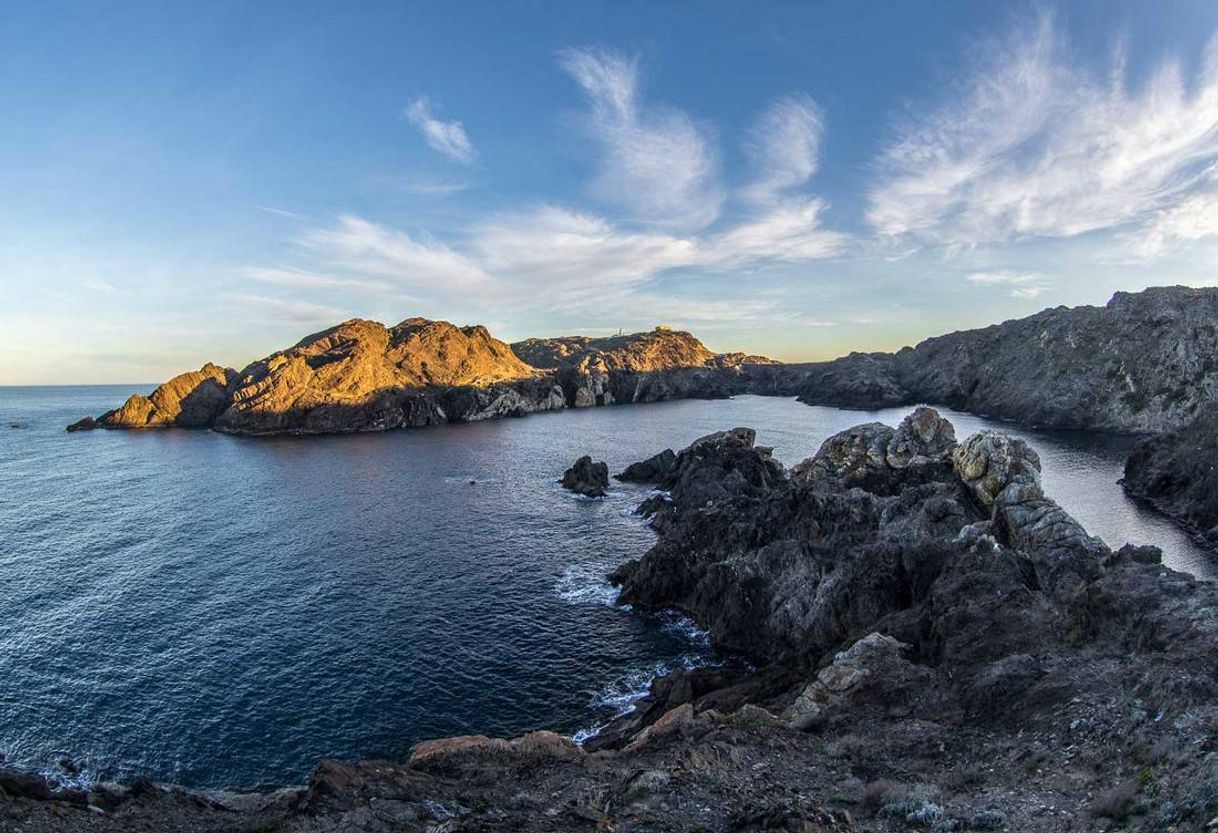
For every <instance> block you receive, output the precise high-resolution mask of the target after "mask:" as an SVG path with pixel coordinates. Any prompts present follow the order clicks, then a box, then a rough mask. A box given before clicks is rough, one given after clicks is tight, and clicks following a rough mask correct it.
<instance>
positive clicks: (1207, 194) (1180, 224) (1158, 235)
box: [1135, 174, 1218, 255]
mask: <svg viewBox="0 0 1218 833" xmlns="http://www.w3.org/2000/svg"><path fill="white" fill-rule="evenodd" d="M1216 184H1218V183H1215V177H1214V176H1213V175H1212V174H1211V176H1210V181H1209V183H1208V186H1209V187H1210V188H1212V189H1213V188H1215V185H1216ZM1136 236H1137V238H1138V239H1137V241H1136V246H1135V248H1136V249H1137V250H1138V251H1139V252H1140V253H1141V254H1144V255H1155V254H1158V253H1159V252H1161V251H1162V250H1163V247H1164V245H1165V244H1167V243H1171V242H1177V241H1183V240H1202V239H1204V238H1206V237H1214V236H1218V189H1215V190H1205V191H1199V192H1198V193H1195V194H1192V195H1190V196H1187V197H1185V198H1184V199H1182V200H1180V201H1179V202H1178V203H1176V204H1175V205H1172V206H1169V207H1167V208H1164V209H1162V210H1160V211H1159V212H1157V213H1156V214H1155V215H1154V216H1153V217H1152V218H1151V219H1150V221H1149V222H1147V224H1146V225H1145V227H1144V228H1143V229H1141V230H1140V231H1139V233H1138V234H1137V235H1136Z"/></svg>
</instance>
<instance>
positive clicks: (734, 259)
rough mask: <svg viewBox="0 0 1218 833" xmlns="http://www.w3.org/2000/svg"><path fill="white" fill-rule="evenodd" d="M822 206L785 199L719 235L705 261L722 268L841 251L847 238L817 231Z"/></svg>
mask: <svg viewBox="0 0 1218 833" xmlns="http://www.w3.org/2000/svg"><path fill="white" fill-rule="evenodd" d="M825 208H826V203H825V202H824V201H823V200H820V199H815V198H789V199H787V200H784V201H783V202H781V203H779V204H778V205H776V206H774V207H773V208H772V209H771V210H770V211H768V212H766V213H764V214H762V215H761V216H759V217H757V218H756V219H752V220H748V221H746V222H743V223H741V224H740V225H738V226H735V227H734V228H730V229H728V230H727V231H725V232H723V233H722V234H719V235H718V236H717V237H715V238H713V239H712V241H711V245H712V247H713V248H712V251H713V253H714V255H713V256H712V257H710V258H708V260H710V261H717V262H720V263H723V264H729V265H734V264H742V263H748V262H750V261H765V260H782V261H800V260H819V259H821V258H826V257H832V256H833V255H836V254H838V253H840V252H841V251H842V249H843V248H844V247H845V244H846V241H847V237H846V235H844V234H840V233H838V232H835V231H828V230H826V229H822V228H821V227H820V215H821V214H822V212H824V210H825Z"/></svg>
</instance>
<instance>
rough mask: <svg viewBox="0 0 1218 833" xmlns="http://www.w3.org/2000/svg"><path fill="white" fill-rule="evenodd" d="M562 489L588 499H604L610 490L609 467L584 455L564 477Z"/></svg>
mask: <svg viewBox="0 0 1218 833" xmlns="http://www.w3.org/2000/svg"><path fill="white" fill-rule="evenodd" d="M562 487H563V488H564V489H569V490H571V491H572V492H575V493H576V494H580V495H585V496H586V497H604V496H605V495H606V494H607V492H608V490H609V466H608V465H607V464H606V463H603V462H598V463H594V462H592V458H591V457H589V456H588V455H586V454H585V455H584V456H583V457H580V458H579V459H578V460H576V461H575V464H574V465H573V466H571V468H569V469H567V470H566V471H565V472H564V473H563V476H562Z"/></svg>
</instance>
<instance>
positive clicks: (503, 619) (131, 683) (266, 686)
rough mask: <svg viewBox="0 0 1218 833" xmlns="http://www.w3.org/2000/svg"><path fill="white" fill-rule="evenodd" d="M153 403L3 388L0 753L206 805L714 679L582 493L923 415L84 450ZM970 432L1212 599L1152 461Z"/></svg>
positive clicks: (575, 425) (592, 719)
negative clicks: (1015, 443)
mask: <svg viewBox="0 0 1218 833" xmlns="http://www.w3.org/2000/svg"><path fill="white" fill-rule="evenodd" d="M131 390H132V388H131V387H63V388H0V484H2V485H0V606H2V607H0V611H2V612H0V751H2V752H3V753H4V754H5V755H6V756H7V759H8V761H9V762H16V763H21V764H26V765H31V766H38V767H41V768H44V769H46V770H47V771H52V772H53V771H55V770H56V767H57V763H56V762H57V761H58V760H59V759H60V757H62V756H64V755H68V756H71V757H72V758H74V759H76V760H77V761H78V762H79V763H81V764H83V766H84V771H83V773H82V775H81V776H80V779H81V780H85V781H90V780H99V779H113V778H120V779H121V778H127V777H131V776H133V775H136V774H140V775H147V776H150V777H152V778H153V779H155V780H164V781H174V782H178V783H183V784H187V785H192V786H198V787H210V786H221V785H245V786H254V785H267V784H282V783H300V782H302V781H303V780H304V779H305V777H306V776H307V773H308V771H309V770H310V769H311V767H312V766H313V764H314V763H315V762H316V761H317V760H318V759H320V758H327V757H332V758H342V759H359V758H389V759H395V758H397V759H400V758H403V757H405V756H406V754H407V753H408V751H409V749H410V747H411V745H412V744H413V743H415V742H416V741H418V740H420V739H424V738H429V737H436V736H443V735H451V734H465V733H472V732H482V733H487V734H496V735H511V734H517V733H520V732H524V731H527V730H530V729H536V728H553V729H557V730H559V731H563V732H568V733H572V734H580V733H586V732H587V731H588V730H589V729H590V728H592V727H595V726H596V725H598V724H601V723H603V722H604V721H606V720H608V719H609V718H611V717H613V716H614V715H615V714H616V713H618V712H619V711H621V710H622V709H624V708H629V704H630V703H631V702H632V701H633V699H634V698H636V697H637V696H638V695H639V694H640V693H641V692H642V691H643V690H644V688H645V686H646V684H647V682H648V680H650V679H651V678H652V677H653V676H654V675H656V674H657V673H662V672H664V671H666V670H668V669H671V668H674V667H677V666H682V665H685V666H692V665H697V664H704V663H708V662H715V661H718V660H717V659H716V658H715V657H714V656H713V655H712V654H711V652H710V650H709V649H708V647H707V645H706V642H705V639H704V637H703V636H702V635H701V634H700V633H699V632H698V631H697V629H696V628H694V627H692V625H691V623H689V622H687V621H684V620H682V619H680V618H678V617H655V616H646V615H642V614H640V613H638V612H636V611H631V610H624V609H621V608H617V607H614V606H613V604H612V602H613V598H614V593H613V591H612V590H611V589H610V588H609V587H608V586H607V585H606V584H605V582H604V580H603V575H604V573H605V572H606V571H608V570H609V569H611V568H612V567H614V566H616V565H617V564H619V563H621V562H622V561H625V560H627V559H629V558H634V557H637V556H639V555H641V554H642V553H643V552H644V551H645V550H646V549H647V547H648V546H649V545H650V543H651V542H652V537H653V536H652V533H651V532H650V531H649V530H648V529H647V528H646V527H645V526H644V524H643V523H642V522H641V521H640V520H639V519H638V518H636V517H634V516H633V515H632V514H631V511H630V510H631V509H632V508H633V507H634V506H635V505H636V504H637V503H638V502H639V501H640V500H641V499H642V498H643V497H645V495H646V490H645V489H641V488H634V487H627V486H617V487H615V491H614V492H613V493H612V494H611V495H610V496H609V498H608V499H606V500H601V501H590V500H584V499H578V498H575V497H573V496H571V495H569V494H567V493H565V492H563V491H562V490H561V489H559V488H558V486H557V485H556V483H555V479H556V478H557V477H559V476H560V475H561V473H562V471H563V469H564V468H566V467H567V466H568V465H569V464H570V463H571V462H572V461H573V460H574V459H575V458H576V457H578V456H580V455H581V454H585V453H590V454H592V455H593V456H594V457H596V458H598V459H605V460H607V461H608V462H609V465H610V468H611V470H613V471H617V470H620V469H621V468H622V467H623V466H624V465H626V464H627V463H630V462H632V461H634V460H638V459H642V458H644V457H646V456H649V455H651V454H653V453H655V452H656V451H659V450H660V449H663V448H665V447H673V448H680V447H681V446H683V445H685V444H687V443H688V442H690V441H691V440H693V439H695V438H697V437H698V436H700V435H703V434H706V433H709V432H711V431H716V430H721V429H724V428H729V427H733V426H737V425H747V426H752V427H755V428H757V429H758V432H759V442H760V443H762V444H764V445H772V446H774V448H775V455H776V456H777V457H778V458H779V459H781V460H782V461H784V462H785V463H787V464H788V465H790V464H794V463H796V462H798V461H799V460H802V459H803V458H805V457H807V456H809V455H811V454H812V453H813V452H815V450H816V449H817V447H818V446H819V445H820V443H821V442H822V441H823V440H824V439H825V438H826V437H828V436H829V435H831V434H833V433H835V432H836V431H839V430H841V429H843V428H846V427H849V426H851V425H854V424H857V423H859V422H865V421H868V420H871V419H879V420H882V421H884V422H889V423H892V424H895V423H896V422H898V421H899V420H900V418H901V417H902V416H903V415H904V413H905V412H906V410H907V409H894V410H888V411H881V412H876V413H865V412H855V411H839V410H835V409H831V408H812V407H807V406H805V405H801V404H799V403H797V402H795V401H794V400H791V399H780V398H760V397H738V398H736V399H733V400H727V401H714V402H701V401H685V402H673V403H662V404H655V405H640V406H630V407H612V408H601V409H593V410H581V411H563V412H559V413H554V414H541V415H535V416H531V417H528V418H526V419H518V420H500V421H493V422H485V423H479V424H471V425H454V426H446V427H441V428H430V429H425V430H416V431H400V432H394V433H388V434H375V435H372V434H370V435H359V436H346V437H314V438H300V439H287V438H285V439H239V438H235V437H228V436H223V435H220V434H214V433H210V432H204V431H147V432H119V431H94V432H92V433H78V434H67V433H65V432H64V430H63V428H64V426H65V425H66V424H67V423H68V422H70V421H73V420H75V419H77V418H79V417H81V416H83V415H85V414H97V413H100V412H101V411H103V410H105V409H107V408H109V407H113V406H114V405H116V404H118V403H119V402H121V401H122V400H123V398H125V396H126V395H127V394H128V393H130V392H131ZM951 416H952V418H953V421H955V423H956V427H957V434H958V436H960V437H961V438H963V437H964V436H965V435H967V434H968V433H971V432H972V431H974V430H976V429H977V428H980V427H983V426H987V425H988V426H991V427H1000V428H1004V429H1007V430H1010V431H1011V432H1012V433H1016V434H1018V435H1020V436H1023V437H1025V438H1027V439H1029V440H1030V441H1031V442H1032V443H1033V444H1034V445H1035V447H1036V448H1037V449H1038V451H1039V452H1040V454H1041V458H1042V460H1043V462H1044V467H1045V472H1044V480H1045V484H1046V487H1047V489H1048V491H1049V493H1050V494H1051V495H1052V496H1053V497H1055V498H1056V499H1057V500H1058V501H1059V502H1060V503H1062V504H1063V505H1064V506H1065V507H1066V508H1067V509H1069V510H1070V511H1071V512H1073V513H1074V514H1075V516H1076V517H1078V518H1079V519H1080V520H1081V521H1082V522H1083V523H1084V524H1085V525H1086V526H1087V527H1088V528H1089V529H1090V530H1091V531H1092V532H1093V533H1095V534H1098V535H1099V536H1101V537H1102V538H1104V539H1105V540H1106V541H1107V542H1108V543H1109V544H1113V545H1115V544H1120V543H1123V542H1125V541H1134V542H1139V543H1142V542H1146V543H1155V544H1158V545H1159V546H1161V547H1163V549H1164V551H1165V552H1166V554H1167V560H1168V562H1169V563H1170V564H1171V565H1172V566H1175V567H1179V568H1183V569H1188V570H1191V571H1193V572H1196V573H1198V574H1199V575H1204V576H1207V577H1208V576H1211V575H1213V573H1214V568H1213V565H1212V562H1211V560H1210V558H1209V556H1208V555H1207V554H1206V553H1205V552H1203V551H1201V550H1199V549H1197V548H1196V547H1195V546H1194V545H1193V544H1192V543H1191V541H1190V539H1189V538H1188V537H1187V536H1186V535H1185V534H1183V533H1182V532H1180V531H1179V530H1177V529H1176V528H1175V527H1174V526H1173V525H1172V524H1170V523H1169V522H1167V521H1165V520H1163V519H1162V518H1160V517H1158V516H1156V515H1154V514H1153V513H1151V512H1149V511H1148V510H1146V509H1144V508H1142V507H1140V506H1138V505H1136V504H1134V503H1133V502H1131V501H1130V500H1128V499H1127V498H1126V497H1125V496H1124V494H1123V493H1122V492H1121V490H1120V487H1119V486H1118V485H1117V483H1116V481H1117V479H1118V478H1119V477H1120V474H1121V465H1122V461H1123V456H1124V453H1125V451H1126V450H1127V447H1128V442H1129V441H1128V440H1124V439H1112V438H1096V437H1090V436H1087V435H1083V434H1070V433H1052V434H1049V433H1038V432H1034V431H1028V430H1025V429H1013V428H1011V427H1010V426H1007V425H1001V424H1000V425H997V426H994V425H993V424H992V423H988V422H986V421H985V420H983V419H979V418H976V417H971V416H964V415H951ZM13 422H15V423H18V424H19V425H20V427H19V428H10V427H9V424H10V423H13ZM581 736H582V735H581Z"/></svg>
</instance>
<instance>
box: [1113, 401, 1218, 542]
mask: <svg viewBox="0 0 1218 833" xmlns="http://www.w3.org/2000/svg"><path fill="white" fill-rule="evenodd" d="M1121 485H1122V486H1124V488H1125V491H1126V492H1128V493H1129V494H1131V495H1134V496H1136V497H1140V498H1143V499H1145V500H1148V501H1150V502H1151V503H1152V504H1154V506H1155V507H1156V508H1158V509H1159V510H1160V511H1162V512H1165V513H1166V514H1168V515H1170V516H1171V517H1173V518H1175V519H1176V520H1177V521H1179V522H1181V523H1182V524H1184V525H1186V526H1188V527H1191V528H1192V529H1195V530H1197V531H1198V532H1199V533H1200V534H1201V535H1202V536H1203V538H1204V539H1205V540H1206V541H1208V542H1209V543H1210V544H1211V545H1218V411H1215V410H1213V409H1212V406H1211V409H1209V410H1207V411H1206V412H1204V413H1203V414H1202V415H1201V416H1199V417H1198V418H1197V419H1196V420H1194V421H1193V422H1190V423H1188V424H1187V425H1185V426H1183V427H1181V428H1178V429H1176V430H1174V431H1168V432H1166V433H1163V434H1160V435H1158V436H1156V437H1151V438H1149V439H1146V440H1143V441H1142V442H1140V443H1139V444H1138V446H1137V447H1136V448H1134V450H1133V452H1132V453H1131V454H1130V455H1129V458H1128V459H1127V460H1126V461H1125V477H1124V478H1123V479H1122V480H1121Z"/></svg>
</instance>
